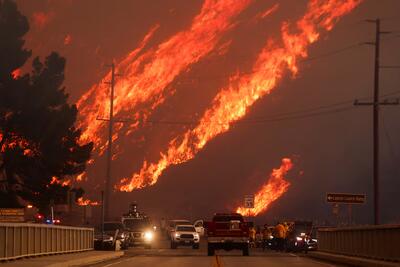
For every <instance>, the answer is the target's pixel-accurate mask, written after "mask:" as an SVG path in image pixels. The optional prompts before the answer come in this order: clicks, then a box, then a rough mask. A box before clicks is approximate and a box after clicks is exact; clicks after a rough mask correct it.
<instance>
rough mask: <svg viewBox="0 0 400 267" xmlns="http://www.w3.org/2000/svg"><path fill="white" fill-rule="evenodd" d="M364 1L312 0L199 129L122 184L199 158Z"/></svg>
mask: <svg viewBox="0 0 400 267" xmlns="http://www.w3.org/2000/svg"><path fill="white" fill-rule="evenodd" d="M361 2H362V0H311V1H310V2H309V4H308V8H307V12H306V14H305V15H304V16H303V17H302V18H301V19H299V20H298V21H297V23H296V27H297V29H298V33H297V34H290V33H289V23H283V26H282V43H283V44H282V45H277V44H276V42H274V41H271V40H269V41H268V42H267V44H266V46H265V47H264V48H263V50H262V51H261V53H260V54H259V55H258V58H257V60H256V62H255V64H254V65H253V69H252V73H251V74H244V75H235V76H233V77H232V78H231V79H230V82H229V85H228V86H227V87H225V88H223V89H222V90H221V91H220V92H219V93H218V94H217V95H216V97H215V98H214V100H213V102H212V105H211V107H210V108H209V109H207V110H206V111H205V113H204V114H203V117H202V118H201V119H200V121H199V123H198V125H197V126H196V127H195V128H193V129H190V130H188V131H186V132H185V133H184V134H183V135H182V136H179V137H176V138H175V139H173V140H171V141H170V143H169V147H168V149H167V151H166V152H164V153H161V154H160V155H161V159H160V160H159V161H158V162H156V163H151V164H149V163H147V161H145V162H144V163H143V165H142V168H141V170H140V171H139V172H138V173H135V174H133V175H132V176H131V177H129V178H124V179H122V180H121V181H120V183H119V185H117V186H116V188H117V189H119V190H120V191H126V192H131V191H133V190H134V189H139V188H143V187H146V186H149V185H154V184H155V183H157V181H158V178H159V177H160V175H161V174H162V173H163V171H164V170H165V169H166V168H168V167H169V166H171V165H177V164H181V163H183V162H186V161H188V160H191V159H193V158H194V157H195V155H196V154H197V153H198V152H199V151H200V150H201V149H202V148H203V147H204V146H205V145H206V144H207V143H208V141H210V140H211V139H213V138H215V137H216V136H217V135H220V134H222V133H225V132H227V131H228V130H229V129H230V127H231V125H232V124H233V123H234V122H236V121H238V120H240V119H242V118H243V117H244V116H245V115H246V113H247V111H248V109H249V108H250V107H251V106H252V105H253V104H254V103H255V102H256V101H257V100H258V99H260V98H261V97H263V96H265V95H267V94H269V93H270V92H271V90H273V89H274V88H276V86H277V84H278V82H279V81H280V80H281V79H282V77H283V75H284V73H285V71H286V69H289V70H290V71H291V72H292V73H293V74H294V75H295V74H296V73H297V72H298V61H299V59H302V58H306V57H307V56H308V55H307V48H308V47H309V46H310V45H311V44H313V43H315V42H316V41H317V40H318V39H319V38H320V32H319V31H322V30H325V31H330V30H331V29H332V28H333V27H334V25H335V23H337V21H338V20H339V19H340V18H341V17H342V16H344V15H346V14H348V13H350V12H351V11H352V10H353V9H354V8H356V7H357V6H358V5H359V4H360V3H361Z"/></svg>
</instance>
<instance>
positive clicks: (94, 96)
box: [78, 0, 253, 152]
mask: <svg viewBox="0 0 400 267" xmlns="http://www.w3.org/2000/svg"><path fill="white" fill-rule="evenodd" d="M252 1H253V0H218V1H217V0H205V1H204V4H203V6H202V9H201V12H200V13H199V14H198V15H197V16H196V17H195V18H194V19H193V21H192V23H191V26H190V27H189V28H188V29H187V30H184V31H181V32H178V33H177V34H175V35H174V36H172V37H171V38H169V39H168V40H167V41H165V42H163V43H161V44H160V45H158V46H157V47H155V48H151V49H149V50H148V51H146V52H144V53H143V54H141V55H140V56H139V53H140V52H142V50H143V48H144V47H145V46H146V44H147V43H148V41H149V39H150V38H151V36H152V35H153V34H154V32H155V30H156V29H157V27H155V28H153V29H152V30H151V31H150V32H149V33H148V34H147V35H146V37H145V38H144V40H143V41H142V43H141V44H140V45H139V47H138V48H137V49H136V50H135V51H133V52H132V53H131V54H129V55H128V56H127V57H126V58H125V59H124V60H123V61H121V62H120V63H119V64H117V65H116V73H118V74H119V75H120V76H119V77H118V79H117V81H116V84H115V94H116V97H115V100H114V103H115V109H114V114H115V116H117V117H124V118H127V117H128V118H129V119H132V121H133V122H132V124H131V125H130V126H129V129H128V130H127V134H130V133H132V132H134V131H135V130H136V129H137V127H138V126H139V122H140V121H143V120H145V119H146V118H147V117H148V115H149V114H151V112H152V111H153V110H154V109H155V108H156V107H157V106H159V105H160V104H161V103H163V102H164V99H165V96H166V95H170V94H172V93H173V90H172V89H171V88H170V87H169V85H170V84H171V83H172V82H173V81H174V79H175V78H176V77H177V76H178V75H179V74H181V73H182V72H183V71H185V70H187V69H188V67H189V66H190V65H192V64H194V63H196V62H198V61H199V60H200V59H202V58H203V57H204V56H206V55H208V54H209V53H210V52H211V51H213V50H214V49H215V48H216V47H217V45H218V43H219V41H220V39H221V37H222V36H223V33H225V32H226V31H228V30H229V29H231V28H232V27H233V25H234V23H233V21H232V20H233V19H234V18H235V17H236V16H237V15H238V14H240V12H241V11H243V10H244V9H245V8H246V7H247V6H248V5H249V4H250V3H251V2H252ZM110 76H111V74H110V73H109V74H108V75H107V76H106V77H105V78H104V79H103V81H102V82H101V83H99V84H98V85H95V86H93V87H92V88H91V89H90V90H89V92H88V93H86V94H85V95H84V96H83V97H82V98H81V99H80V100H79V102H78V108H79V110H80V121H81V125H80V127H82V128H83V129H85V131H84V133H83V135H82V139H83V141H88V140H90V141H93V142H94V144H95V147H96V148H98V149H99V150H100V152H102V151H104V148H105V145H106V143H107V139H106V138H105V136H104V134H105V131H104V129H105V127H106V124H105V123H104V122H103V121H99V120H96V118H98V117H101V118H107V117H108V114H109V86H107V85H105V84H104V81H109V80H110ZM116 127H119V126H118V125H116ZM116 132H117V131H116ZM117 137H118V136H117V135H116V136H115V137H114V138H115V139H117Z"/></svg>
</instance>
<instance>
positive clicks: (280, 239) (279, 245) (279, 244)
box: [274, 223, 286, 251]
mask: <svg viewBox="0 0 400 267" xmlns="http://www.w3.org/2000/svg"><path fill="white" fill-rule="evenodd" d="M285 230H286V229H285V226H283V224H282V223H278V224H277V225H276V226H275V229H274V238H275V239H276V251H283V250H284V243H285V236H286V233H285V232H286V231H285Z"/></svg>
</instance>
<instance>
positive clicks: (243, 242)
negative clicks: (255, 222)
mask: <svg viewBox="0 0 400 267" xmlns="http://www.w3.org/2000/svg"><path fill="white" fill-rule="evenodd" d="M208 246H209V248H212V249H216V250H218V249H223V250H233V249H246V248H248V246H249V239H248V238H247V237H234V238H232V237H222V238H221V237H209V238H208Z"/></svg>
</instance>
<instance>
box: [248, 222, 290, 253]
mask: <svg viewBox="0 0 400 267" xmlns="http://www.w3.org/2000/svg"><path fill="white" fill-rule="evenodd" d="M293 228H294V225H293V224H291V223H286V222H279V223H277V224H276V225H275V226H269V225H267V224H265V225H264V228H263V229H262V230H261V229H259V230H258V231H257V229H256V228H255V227H251V228H250V229H249V237H250V246H252V247H256V246H257V242H260V243H261V245H262V248H263V250H265V249H266V248H267V247H269V248H271V249H275V250H276V251H284V250H286V247H287V246H286V244H287V240H288V239H289V238H290V237H291V235H292V234H293V233H294V229H293Z"/></svg>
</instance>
